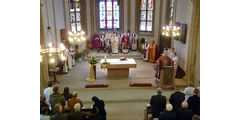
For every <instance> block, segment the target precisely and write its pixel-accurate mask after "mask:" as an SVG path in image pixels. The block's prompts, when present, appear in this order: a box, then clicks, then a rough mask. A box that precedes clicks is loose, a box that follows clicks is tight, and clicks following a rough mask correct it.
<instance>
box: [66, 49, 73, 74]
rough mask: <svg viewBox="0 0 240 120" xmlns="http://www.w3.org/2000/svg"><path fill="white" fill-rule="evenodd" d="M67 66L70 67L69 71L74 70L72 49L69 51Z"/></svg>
mask: <svg viewBox="0 0 240 120" xmlns="http://www.w3.org/2000/svg"><path fill="white" fill-rule="evenodd" d="M67 53H68V54H67V55H68V57H67V63H68V64H67V65H68V69H72V53H71V52H70V47H69V48H68V49H67Z"/></svg>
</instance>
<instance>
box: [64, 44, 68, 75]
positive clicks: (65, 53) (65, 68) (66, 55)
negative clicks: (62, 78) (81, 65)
mask: <svg viewBox="0 0 240 120" xmlns="http://www.w3.org/2000/svg"><path fill="white" fill-rule="evenodd" d="M63 55H64V57H65V60H64V61H63V62H64V66H63V73H68V65H67V58H68V49H65V50H64V51H63Z"/></svg>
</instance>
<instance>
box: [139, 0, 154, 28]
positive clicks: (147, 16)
mask: <svg viewBox="0 0 240 120" xmlns="http://www.w3.org/2000/svg"><path fill="white" fill-rule="evenodd" d="M152 20H153V0H141V16H140V31H149V32H151V31H152Z"/></svg>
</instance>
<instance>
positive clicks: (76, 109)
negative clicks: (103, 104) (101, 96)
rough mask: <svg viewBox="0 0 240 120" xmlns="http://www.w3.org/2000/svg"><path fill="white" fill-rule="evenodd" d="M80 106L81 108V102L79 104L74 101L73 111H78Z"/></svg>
mask: <svg viewBox="0 0 240 120" xmlns="http://www.w3.org/2000/svg"><path fill="white" fill-rule="evenodd" d="M80 108H81V104H80V103H76V104H75V105H74V111H75V112H79V111H80Z"/></svg>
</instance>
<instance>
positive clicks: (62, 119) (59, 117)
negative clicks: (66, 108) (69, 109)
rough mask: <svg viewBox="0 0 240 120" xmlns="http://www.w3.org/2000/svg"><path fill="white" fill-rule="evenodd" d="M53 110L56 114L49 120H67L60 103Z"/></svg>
mask: <svg viewBox="0 0 240 120" xmlns="http://www.w3.org/2000/svg"><path fill="white" fill-rule="evenodd" d="M54 108H55V110H56V113H55V115H53V116H52V118H51V120H68V118H67V114H66V113H62V112H63V106H62V105H61V103H57V104H56V105H55V107H54Z"/></svg>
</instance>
